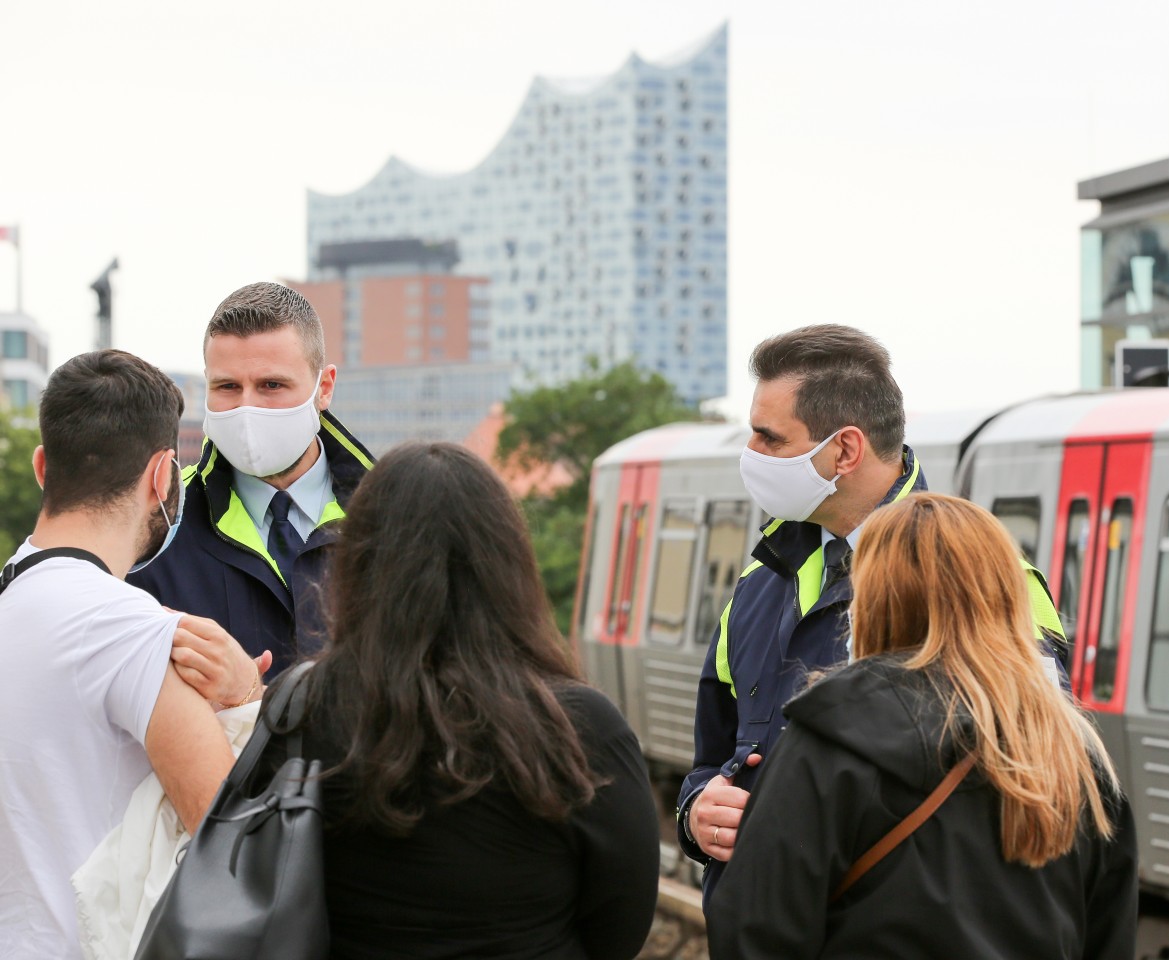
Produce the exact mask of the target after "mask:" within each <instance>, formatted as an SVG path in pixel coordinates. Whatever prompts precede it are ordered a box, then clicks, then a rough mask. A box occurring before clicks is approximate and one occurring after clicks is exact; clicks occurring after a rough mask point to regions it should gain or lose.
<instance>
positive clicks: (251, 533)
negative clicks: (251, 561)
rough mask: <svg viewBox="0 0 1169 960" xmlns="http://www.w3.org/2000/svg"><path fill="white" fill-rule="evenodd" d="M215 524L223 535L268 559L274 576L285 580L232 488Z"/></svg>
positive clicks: (249, 515) (282, 581) (282, 580)
mask: <svg viewBox="0 0 1169 960" xmlns="http://www.w3.org/2000/svg"><path fill="white" fill-rule="evenodd" d="M215 525H216V526H217V527H218V528H219V532H220V533H222V534H223V535H224V536H225V537H230V538H231V539H232V540H234V541H236V542H237V543H239V544H242V545H243V546H245V547H247V548H248V549H249V550H255V551H256V553H258V554H259V555H260V556H261V557H263V558H264V559H265V560H267V561H268V566H270V567H271V568H272V569H273V570H274V571H276V576H278V577H280V581H281V583H284V582H285V581H284V575H283V574H281V572H280V568H279V567H278V566H276V561H275V560H273V559H272V555H271V554H270V553H269V552H268V547H267V545H266V544H265V543H264V542H263V541H262V540H261V539H260V531H259V530H257V529H256V525H255V524H254V523H253V522H252V516H251V514H250V513H248V511H247V508H246V507H245V506H244V502H243V501H242V500H241V499H240V498H239V496H238V495H237V494H236V492H235V491H234V490H232V491H231V501H230V502H229V503H228V505H227V510H226V511H225V512H224V514H223V516H222V517H220V518H219V520H218V521H217V523H216V524H215Z"/></svg>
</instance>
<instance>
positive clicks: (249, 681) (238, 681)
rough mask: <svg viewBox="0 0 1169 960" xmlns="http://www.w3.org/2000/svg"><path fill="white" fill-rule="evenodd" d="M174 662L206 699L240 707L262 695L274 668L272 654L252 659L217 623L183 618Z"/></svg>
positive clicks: (182, 674)
mask: <svg viewBox="0 0 1169 960" xmlns="http://www.w3.org/2000/svg"><path fill="white" fill-rule="evenodd" d="M171 662H172V663H174V665H175V669H176V670H177V671H178V675H179V677H181V678H182V679H183V680H185V681H186V682H187V683H188V684H190V686H192V687H194V688H195V690H196V691H198V693H199V695H200V696H202V697H203V698H204V699H206V700H211V701H213V702H215V703H220V704H224V705H231V706H240V705H241V704H244V703H247V702H248V701H249V700H254V699H255V698H256V696H258V695H259V693H260V679H261V678H262V677H263V675H264V673H265V672H267V670H268V668H269V667H271V666H272V653H271V651H269V650H265V651H264V652H263V653H262V654H261V655H260V656H258V657H256V658H254V659H253V658H252V657H249V656H248V654H247V651H245V650H244V648H243V647H241V646H240V645H239V643H238V641H236V639H235V638H234V637H233V636H232V635H231V634H230V633H228V632H227V631H226V630H224V629H223V627H221V626H220V625H219V624H218V623H216V622H215V621H214V620H209V619H207V618H206V617H193V616H191V615H190V614H183V618H182V619H181V620H180V621H179V625H178V628H177V629H176V630H175V636H174V642H173V645H172V648H171Z"/></svg>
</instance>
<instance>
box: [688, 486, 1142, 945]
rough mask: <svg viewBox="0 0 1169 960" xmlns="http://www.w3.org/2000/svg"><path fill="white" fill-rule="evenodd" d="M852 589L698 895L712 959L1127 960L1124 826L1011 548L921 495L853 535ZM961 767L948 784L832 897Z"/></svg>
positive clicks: (1133, 903)
mask: <svg viewBox="0 0 1169 960" xmlns="http://www.w3.org/2000/svg"><path fill="white" fill-rule="evenodd" d="M852 582H853V589H854V599H853V603H852V609H851V620H852V651H853V654H854V656H855V662H854V663H852V664H851V665H849V666H847V667H845V668H843V669H840V670H838V671H836V672H834V673H830V674H829V675H827V676H826V677H823V678H821V679H820V680H819V681H817V682H815V683H813V684H812V686H811V687H810V688H809V689H808V690H807V691H805V692H804V693H803V694H801V695H800V696H798V697H796V698H795V699H794V700H792V701H791V703H789V704H788V705H787V707H786V708H785V713H786V715H787V716H788V718H789V720H790V725H789V726H788V728H787V730H786V732H785V733H784V735H783V739H782V740H781V741H780V746H779V749H778V750H777V751H776V752H775V753H774V754H773V755H772V756H771V757H770V758H769V759H768V760H767V761H766V764H765V765H764V770H763V774H762V776H761V778H760V780H759V783H758V785H757V788H756V790H755V791H754V793H753V794H752V796H751V799H750V801H749V803H748V805H747V808H746V811H745V813H744V818H743V826H742V831H743V832H742V836H741V839H740V841H739V842H738V843H737V844H736V845H735V855H734V857H733V858H732V860H731V863H730V866H729V868H728V870H727V872H726V875H725V877H724V878H723V880H722V883H721V884H720V885H719V887H718V889H717V890H716V891H715V894H714V897H713V899H712V903H711V908H710V913H709V916H708V925H709V935H710V942H711V956H712V957H714V958H718V960H732V958H733V960H759V958H764V957H767V958H780V957H782V958H787V960H794V958H809V960H810V958H845V957H848V958H855V957H890V958H892V957H896V958H898V960H927V958H937V957H946V958H951V960H963V958H985V957H996V958H1011V957H1017V958H1020V960H1022V958H1027V960H1044V958H1053V960H1054V958H1061V960H1063V958H1089V957H1090V958H1092V960H1129V958H1131V957H1132V956H1133V955H1134V950H1135V935H1136V909H1137V873H1136V859H1137V856H1136V840H1135V835H1134V827H1133V820H1132V813H1131V811H1130V809H1129V806H1128V804H1127V802H1126V801H1125V799H1124V797H1123V795H1122V794H1121V792H1120V787H1119V785H1118V783H1117V780H1116V774H1115V772H1114V770H1113V768H1112V764H1111V763H1110V761H1109V759H1108V755H1107V753H1106V752H1105V750H1104V747H1103V745H1102V744H1101V741H1100V738H1099V736H1098V735H1097V733H1096V731H1095V729H1094V728H1093V726H1092V724H1091V723H1090V722H1089V720H1088V719H1087V718H1086V717H1085V716H1084V715H1083V714H1081V713H1080V712H1079V711H1078V710H1077V709H1076V707H1075V706H1074V705H1073V704H1072V703H1071V701H1070V700H1069V699H1068V698H1067V696H1066V695H1065V694H1064V693H1063V691H1062V690H1061V689H1060V687H1059V685H1058V683H1057V682H1056V681H1055V680H1054V679H1053V678H1052V677H1051V676H1050V675H1049V674H1048V673H1047V672H1046V671H1045V670H1044V668H1043V664H1042V660H1041V657H1040V654H1039V652H1038V650H1037V647H1036V644H1035V641H1034V639H1033V634H1032V624H1031V614H1030V605H1029V603H1028V600H1027V586H1026V583H1025V581H1024V578H1023V573H1022V569H1021V566H1020V563H1019V560H1018V555H1017V553H1016V549H1015V547H1014V544H1013V543H1012V541H1011V539H1010V536H1009V534H1008V533H1007V532H1006V530H1005V529H1004V528H1003V527H1002V525H1001V524H1000V523H999V522H998V521H997V520H996V519H995V518H994V517H993V516H991V514H989V513H988V512H987V511H986V510H983V509H982V508H981V507H978V506H975V505H974V504H972V503H969V502H967V501H965V500H959V499H957V498H954V497H946V496H941V495H938V494H915V495H913V496H910V497H907V498H906V499H905V500H904V501H902V502H900V503H896V504H893V505H890V506H888V507H883V508H881V509H880V510H878V511H876V512H875V513H874V514H873V515H872V516H871V517H870V518H869V519H867V520H866V521H865V525H864V530H863V532H862V534H861V537H860V541H859V543H858V544H857V549H856V553H855V555H854V558H853V572H852ZM967 758H971V760H972V767H971V769H970V772H969V773H968V774H966V775H965V776H964V777H963V776H962V775H963V772H964V761H966V759H967ZM955 768H957V770H956V772H955V775H954V779H953V780H952V781H950V782H957V783H958V786H957V788H956V789H954V790H953V792H952V793H950V794H949V795H948V796H944V797H943V799H941V805H940V806H939V807H937V809H936V810H935V811H934V812H933V813H932V815H930V816H928V818H927V819H925V820H924V822H922V823H921V825H920V826H918V827H917V828H916V830H914V831H912V832H910V833H909V834H908V836H907V837H906V838H905V839H903V840H901V842H900V843H898V844H896V845H895V846H893V847H892V848H891V849H890V850H889V851H888V852H887V853H885V855H884V856H883V857H881V858H879V859H876V860H875V865H874V866H872V867H871V869H869V870H868V872H867V873H864V874H863V875H861V876H860V877H859V879H857V880H856V881H855V883H853V884H852V885H851V886H848V887H847V888H844V881H845V877H846V876H847V875H848V874H849V872H850V870H851V869H852V868H853V866H854V864H856V863H857V862H858V861H860V860H861V859H862V857H863V855H864V854H866V852H867V851H868V850H870V848H872V847H874V846H876V845H877V844H878V841H880V840H882V838H884V837H885V836H886V835H887V834H888V833H889V832H890V831H892V830H893V829H894V827H896V826H898V825H899V824H900V823H901V822H902V821H903V819H904V818H905V817H906V816H907V815H908V814H910V813H911V812H912V811H914V810H915V809H916V808H917V807H918V806H919V804H921V803H922V801H923V799H924V798H925V797H926V796H927V795H930V794H932V793H933V791H934V789H935V787H937V786H938V785H939V783H941V782H942V781H943V780H944V779H945V778H946V777H947V774H948V773H949V772H950V771H952V770H955ZM842 888H844V889H843V892H840V891H841V890H842Z"/></svg>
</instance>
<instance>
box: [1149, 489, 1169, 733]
mask: <svg viewBox="0 0 1169 960" xmlns="http://www.w3.org/2000/svg"><path fill="white" fill-rule="evenodd" d="M1145 684H1146V686H1145V699H1146V700H1147V701H1148V704H1149V707H1150V708H1152V709H1153V710H1169V502H1166V504H1165V511H1164V514H1163V515H1162V518H1161V545H1160V550H1159V551H1158V554H1157V594H1156V597H1155V599H1154V601H1153V635H1152V637H1151V638H1150V641H1149V672H1148V676H1147V677H1146V680H1145Z"/></svg>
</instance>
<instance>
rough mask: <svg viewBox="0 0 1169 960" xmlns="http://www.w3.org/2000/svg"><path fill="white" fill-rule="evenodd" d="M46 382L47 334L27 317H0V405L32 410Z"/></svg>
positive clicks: (47, 365) (47, 363) (14, 408)
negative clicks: (0, 403)
mask: <svg viewBox="0 0 1169 960" xmlns="http://www.w3.org/2000/svg"><path fill="white" fill-rule="evenodd" d="M48 379H49V336H48V334H47V333H46V332H45V331H44V330H42V329H41V327H40V326H39V325H38V324H37V322H36V321H35V320H33V318H32V317H30V316H29V315H28V314H26V313H0V402H2V403H5V404H7V406H8V408H9V409H12V410H27V409H33V408H35V407H36V406H37V405H38V404H39V403H40V399H41V392H42V391H43V390H44V389H45V384H46V383H47V382H48Z"/></svg>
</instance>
